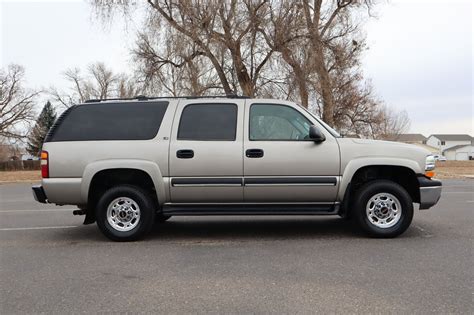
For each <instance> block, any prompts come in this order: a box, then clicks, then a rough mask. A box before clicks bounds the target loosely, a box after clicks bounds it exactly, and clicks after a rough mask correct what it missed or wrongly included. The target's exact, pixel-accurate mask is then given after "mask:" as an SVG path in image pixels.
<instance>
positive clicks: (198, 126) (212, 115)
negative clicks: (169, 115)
mask: <svg viewBox="0 0 474 315" xmlns="http://www.w3.org/2000/svg"><path fill="white" fill-rule="evenodd" d="M236 129H237V105H236V104H225V103H224V104H217V103H212V104H190V105H187V106H186V107H185V108H184V109H183V112H182V113H181V120H180V122H179V128H178V140H198V141H212V140H214V141H234V140H235V136H236Z"/></svg>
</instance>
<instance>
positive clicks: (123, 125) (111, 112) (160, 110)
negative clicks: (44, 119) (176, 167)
mask: <svg viewBox="0 0 474 315" xmlns="http://www.w3.org/2000/svg"><path fill="white" fill-rule="evenodd" d="M167 107H168V102H122V103H99V104H85V105H79V106H75V107H73V108H72V109H70V110H68V111H67V113H66V114H65V116H64V117H61V118H60V119H58V123H57V124H56V125H55V126H53V128H52V130H51V131H50V134H49V135H48V137H47V139H46V142H54V141H97V140H148V139H152V138H154V137H155V136H156V134H157V133H158V130H159V129H160V125H161V121H162V120H163V117H164V115H165V112H166V109H167Z"/></svg>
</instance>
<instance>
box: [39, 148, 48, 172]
mask: <svg viewBox="0 0 474 315" xmlns="http://www.w3.org/2000/svg"><path fill="white" fill-rule="evenodd" d="M48 162H49V156H48V152H46V151H41V177H42V178H49V163H48Z"/></svg>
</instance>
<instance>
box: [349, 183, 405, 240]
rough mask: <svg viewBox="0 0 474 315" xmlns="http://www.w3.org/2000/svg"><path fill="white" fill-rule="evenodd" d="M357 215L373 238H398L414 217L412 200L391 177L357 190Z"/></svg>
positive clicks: (360, 223) (359, 223) (357, 218)
mask: <svg viewBox="0 0 474 315" xmlns="http://www.w3.org/2000/svg"><path fill="white" fill-rule="evenodd" d="M354 201H355V213H354V214H355V218H356V220H357V223H358V225H359V226H360V227H361V228H362V230H364V231H365V232H367V233H368V234H369V235H371V236H373V237H381V238H389V237H396V236H398V235H400V234H402V233H403V232H405V231H406V229H408V227H409V226H410V224H411V221H412V219H413V201H412V199H411V197H410V195H409V194H408V192H407V191H406V190H405V189H404V188H403V187H402V186H400V185H399V184H397V183H395V182H392V181H389V180H375V181H372V182H369V183H366V184H365V185H364V186H362V187H361V188H360V189H359V190H358V191H357V193H356V197H355V200H354Z"/></svg>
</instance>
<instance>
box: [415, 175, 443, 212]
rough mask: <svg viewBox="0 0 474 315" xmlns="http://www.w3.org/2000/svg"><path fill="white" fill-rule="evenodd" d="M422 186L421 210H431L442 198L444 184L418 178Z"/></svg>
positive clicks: (421, 177) (422, 177)
mask: <svg viewBox="0 0 474 315" xmlns="http://www.w3.org/2000/svg"><path fill="white" fill-rule="evenodd" d="M418 183H419V184H420V210H423V209H429V208H431V207H432V206H434V205H435V204H437V203H438V201H439V198H441V189H442V185H443V184H442V183H441V182H440V181H439V180H434V179H430V178H427V177H424V176H420V177H418Z"/></svg>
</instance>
